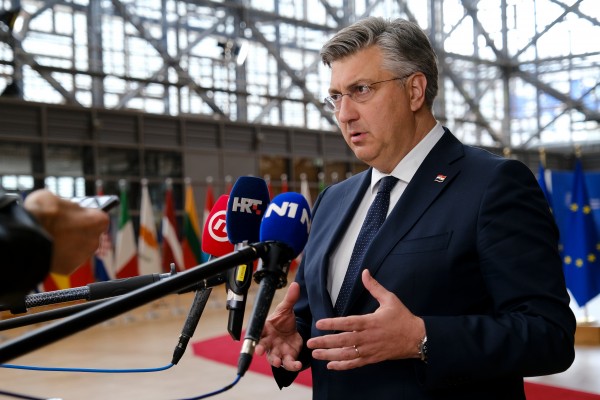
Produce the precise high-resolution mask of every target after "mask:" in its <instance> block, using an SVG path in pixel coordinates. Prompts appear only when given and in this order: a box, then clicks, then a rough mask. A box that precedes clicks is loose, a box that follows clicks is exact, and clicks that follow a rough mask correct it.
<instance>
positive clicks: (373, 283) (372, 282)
mask: <svg viewBox="0 0 600 400" xmlns="http://www.w3.org/2000/svg"><path fill="white" fill-rule="evenodd" d="M361 278H362V282H363V285H364V286H365V289H367V290H368V291H369V293H371V295H372V296H373V297H374V298H375V300H377V302H378V303H379V304H385V303H386V302H388V301H392V300H395V299H397V297H396V296H395V295H394V294H393V293H392V292H390V291H389V290H387V289H386V288H384V287H383V286H382V285H381V284H380V283H379V282H377V280H376V279H375V278H373V277H372V276H371V273H370V272H369V270H368V269H365V270H363V272H362V276H361Z"/></svg>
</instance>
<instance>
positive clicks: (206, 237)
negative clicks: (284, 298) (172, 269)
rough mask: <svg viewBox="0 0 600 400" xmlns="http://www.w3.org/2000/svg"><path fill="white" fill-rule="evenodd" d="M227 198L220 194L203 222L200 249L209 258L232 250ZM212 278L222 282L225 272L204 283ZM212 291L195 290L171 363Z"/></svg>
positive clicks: (185, 340)
mask: <svg viewBox="0 0 600 400" xmlns="http://www.w3.org/2000/svg"><path fill="white" fill-rule="evenodd" d="M228 200H229V196H228V195H222V196H221V197H219V199H218V200H217V202H216V203H215V205H214V206H213V208H212V210H210V213H209V214H208V218H207V220H206V224H204V230H203V232H202V251H203V252H205V253H207V254H210V258H209V261H210V259H212V258H213V257H221V256H224V255H225V254H228V253H231V252H233V244H231V243H230V242H229V240H228V238H227V229H226V224H225V214H226V210H227V201H228ZM211 279H213V281H217V282H218V281H220V282H219V283H223V282H225V281H226V276H225V272H221V273H219V274H217V275H216V276H213V277H212V278H210V279H205V285H206V283H207V282H208V281H209V280H211ZM211 292H212V287H207V286H205V287H204V288H199V289H198V290H196V294H195V296H194V300H193V302H192V306H191V307H190V311H189V312H188V316H187V318H186V320H185V323H184V324H183V328H182V329H181V333H180V334H179V341H178V342H177V345H176V346H175V350H174V351H173V358H172V359H171V364H173V365H176V364H177V363H178V362H179V360H181V357H183V353H185V349H186V348H187V345H188V342H189V341H190V339H191V338H192V336H194V332H195V331H196V327H197V326H198V321H200V317H201V316H202V313H203V312H204V307H205V306H206V303H207V302H208V297H209V296H210V294H211Z"/></svg>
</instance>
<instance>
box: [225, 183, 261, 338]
mask: <svg viewBox="0 0 600 400" xmlns="http://www.w3.org/2000/svg"><path fill="white" fill-rule="evenodd" d="M269 202H270V197H269V188H268V187H267V183H266V182H265V180H264V179H261V178H256V177H252V176H242V177H240V178H239V179H238V180H237V181H236V182H235V184H234V185H233V188H232V189H231V193H230V195H229V201H228V203H227V214H226V222H227V237H228V238H229V241H230V242H231V243H233V245H234V248H235V249H236V250H238V249H241V248H244V247H246V246H247V245H248V243H254V242H258V239H259V237H260V223H261V220H262V217H263V215H264V212H265V210H266V209H267V206H268V205H269ZM252 266H253V264H252V263H248V264H243V265H238V266H237V267H235V268H233V269H231V270H229V272H228V273H227V309H228V310H229V320H228V322H227V331H228V332H229V334H230V335H231V337H232V338H233V339H234V340H240V337H241V334H242V325H243V322H244V309H245V308H246V298H247V295H248V288H249V287H250V282H251V278H252Z"/></svg>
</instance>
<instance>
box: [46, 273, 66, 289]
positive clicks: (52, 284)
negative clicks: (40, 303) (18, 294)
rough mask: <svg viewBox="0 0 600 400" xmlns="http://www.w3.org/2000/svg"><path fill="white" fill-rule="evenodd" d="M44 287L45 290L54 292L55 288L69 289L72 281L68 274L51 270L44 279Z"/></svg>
mask: <svg viewBox="0 0 600 400" xmlns="http://www.w3.org/2000/svg"><path fill="white" fill-rule="evenodd" d="M42 287H43V289H44V291H45V292H53V291H55V290H63V289H69V288H70V287H71V282H70V280H69V276H68V275H62V274H56V273H54V272H50V273H49V274H48V275H47V276H46V278H45V279H44V282H43V284H42Z"/></svg>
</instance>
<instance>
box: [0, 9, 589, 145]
mask: <svg viewBox="0 0 600 400" xmlns="http://www.w3.org/2000/svg"><path fill="white" fill-rule="evenodd" d="M0 5H1V6H2V9H3V10H4V12H3V13H2V18H1V21H2V22H0V25H1V26H0V88H2V86H3V85H2V84H3V83H4V86H5V90H4V93H3V95H11V94H12V95H16V96H17V97H21V98H23V99H25V100H28V101H37V102H48V103H65V104H71V105H80V106H83V107H95V108H107V109H134V110H138V111H144V112H148V113H158V114H168V115H190V114H192V115H210V116H213V117H214V118H216V119H224V120H231V121H238V122H248V123H254V124H266V125H285V126H299V127H304V128H310V129H317V130H324V131H332V132H333V131H335V129H336V124H335V120H334V118H333V116H332V115H331V114H329V113H328V112H327V111H325V110H324V109H323V106H322V100H321V99H322V98H323V96H324V95H325V94H326V93H327V87H328V83H329V70H328V69H327V68H325V67H324V66H322V65H321V63H320V59H319V50H320V47H321V45H322V43H323V42H324V41H325V40H326V39H327V38H328V37H330V36H331V35H332V34H333V33H334V32H336V31H338V30H339V29H341V28H342V27H344V26H347V25H348V24H350V23H352V22H354V21H355V20H357V19H359V18H362V17H364V16H368V15H375V16H384V17H386V18H396V17H398V18H405V19H409V20H413V21H415V22H417V23H418V24H419V25H420V26H422V27H423V28H424V29H425V30H426V31H427V33H428V35H429V37H430V39H431V41H432V43H433V45H434V46H435V48H436V50H437V53H438V57H439V66H440V71H441V84H440V93H439V97H438V100H437V102H436V104H435V114H436V116H437V118H438V119H439V120H441V121H442V122H443V123H444V124H445V125H447V126H449V127H450V129H451V130H452V131H453V132H455V134H457V135H458V136H459V137H460V138H461V139H462V140H463V141H465V142H467V143H472V144H475V145H483V146H491V147H497V148H505V149H522V150H524V149H533V148H538V147H547V148H548V147H555V148H564V149H572V147H573V145H575V144H597V143H600V126H599V124H600V44H599V43H600V42H599V41H598V37H600V7H599V6H598V0H329V1H328V0H270V1H268V0H223V1H216V0H214V1H211V0H21V1H15V0H12V1H8V0H4V1H1V0H0ZM13 11H14V13H11V12H13Z"/></svg>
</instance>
